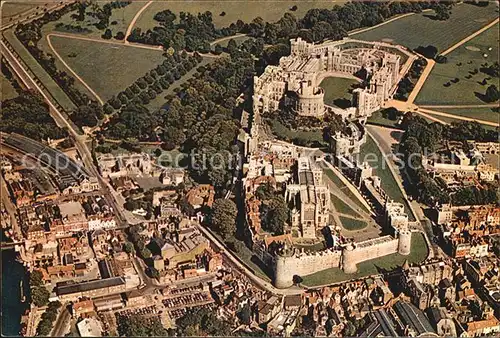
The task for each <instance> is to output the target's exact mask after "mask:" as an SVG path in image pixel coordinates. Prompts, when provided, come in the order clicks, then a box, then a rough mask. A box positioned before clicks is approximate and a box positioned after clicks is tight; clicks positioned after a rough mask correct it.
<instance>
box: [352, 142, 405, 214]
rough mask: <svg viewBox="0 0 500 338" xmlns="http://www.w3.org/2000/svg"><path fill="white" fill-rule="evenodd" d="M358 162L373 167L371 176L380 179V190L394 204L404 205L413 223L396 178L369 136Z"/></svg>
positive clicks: (362, 147)
mask: <svg viewBox="0 0 500 338" xmlns="http://www.w3.org/2000/svg"><path fill="white" fill-rule="evenodd" d="M359 161H360V162H368V164H369V165H371V166H372V167H373V174H374V175H376V176H378V177H380V179H381V181H382V188H383V189H384V191H385V192H386V193H387V195H388V196H389V197H390V198H391V199H393V200H394V201H396V202H400V203H404V204H405V205H406V208H405V210H406V212H407V213H408V217H409V218H410V220H411V221H414V220H415V218H414V216H413V213H412V212H411V211H410V207H409V206H408V204H407V202H406V200H405V198H404V196H403V193H402V192H401V189H400V188H399V185H398V183H397V182H396V178H395V177H394V176H393V175H392V172H391V170H390V169H389V164H388V163H387V160H386V159H385V157H384V156H383V155H382V153H381V152H380V149H379V148H378V147H377V145H376V144H375V141H374V140H373V139H372V138H371V137H370V136H367V138H366V143H365V144H363V145H362V146H361V152H360V153H359Z"/></svg>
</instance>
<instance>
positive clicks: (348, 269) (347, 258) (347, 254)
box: [342, 243, 358, 273]
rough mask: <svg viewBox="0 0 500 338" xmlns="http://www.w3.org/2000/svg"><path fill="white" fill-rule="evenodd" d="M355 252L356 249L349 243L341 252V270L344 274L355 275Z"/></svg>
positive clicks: (356, 269) (356, 268)
mask: <svg viewBox="0 0 500 338" xmlns="http://www.w3.org/2000/svg"><path fill="white" fill-rule="evenodd" d="M355 250H356V247H355V246H354V244H352V243H350V244H348V245H347V246H346V247H345V248H344V251H343V252H342V270H344V272H345V273H356V272H357V271H358V267H357V265H356V252H355Z"/></svg>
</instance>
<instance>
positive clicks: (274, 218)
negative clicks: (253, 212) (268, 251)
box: [261, 195, 289, 235]
mask: <svg viewBox="0 0 500 338" xmlns="http://www.w3.org/2000/svg"><path fill="white" fill-rule="evenodd" d="M288 214H289V211H288V206H287V205H286V202H285V198H284V197H283V196H281V195H275V196H273V197H272V198H271V199H270V200H268V201H266V202H265V203H264V204H263V206H262V211H261V217H262V218H263V222H262V227H263V228H265V229H266V230H268V231H270V232H272V233H273V234H276V235H281V234H283V232H284V225H285V222H286V221H287V220H288Z"/></svg>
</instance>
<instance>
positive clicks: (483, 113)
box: [435, 107, 500, 123]
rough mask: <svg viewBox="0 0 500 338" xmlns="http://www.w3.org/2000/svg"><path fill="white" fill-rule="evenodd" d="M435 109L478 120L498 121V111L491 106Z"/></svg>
mask: <svg viewBox="0 0 500 338" xmlns="http://www.w3.org/2000/svg"><path fill="white" fill-rule="evenodd" d="M435 110H437V111H443V112H445V113H449V114H453V115H457V116H465V117H472V118H475V119H478V120H484V121H491V122H497V123H498V122H499V120H500V113H498V112H496V111H494V110H493V108H487V107H486V108H467V109H465V108H461V109H448V108H446V109H435Z"/></svg>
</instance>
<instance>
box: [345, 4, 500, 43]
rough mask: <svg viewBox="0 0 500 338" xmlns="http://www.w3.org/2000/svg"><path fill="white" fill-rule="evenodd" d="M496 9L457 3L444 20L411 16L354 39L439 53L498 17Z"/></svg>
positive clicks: (428, 14)
mask: <svg viewBox="0 0 500 338" xmlns="http://www.w3.org/2000/svg"><path fill="white" fill-rule="evenodd" d="M496 8H497V6H496V5H495V4H494V3H490V4H489V5H488V6H487V7H478V6H474V5H470V4H465V3H464V4H458V5H456V6H454V7H453V10H452V14H451V17H450V18H449V19H448V20H446V21H438V20H433V19H432V18H431V17H432V16H433V15H434V13H433V12H432V11H430V12H423V13H420V14H415V15H410V16H407V17H404V18H401V19H399V20H395V21H393V22H390V23H388V24H386V25H383V26H380V27H378V28H375V29H373V30H370V31H366V32H364V33H360V34H355V35H354V36H353V37H354V38H356V39H361V40H371V41H378V40H384V41H387V42H393V43H397V44H400V45H403V46H406V47H408V48H410V49H414V48H417V47H418V46H427V45H433V46H435V47H436V48H437V49H438V50H439V51H443V50H445V49H446V48H448V47H450V46H452V45H454V44H455V43H457V42H459V41H460V40H462V39H463V38H465V37H467V36H469V35H470V34H472V33H474V32H475V31H477V30H479V29H480V28H481V27H484V26H486V25H487V24H488V23H489V22H491V21H493V20H494V19H495V18H497V17H498V12H497V11H496Z"/></svg>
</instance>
